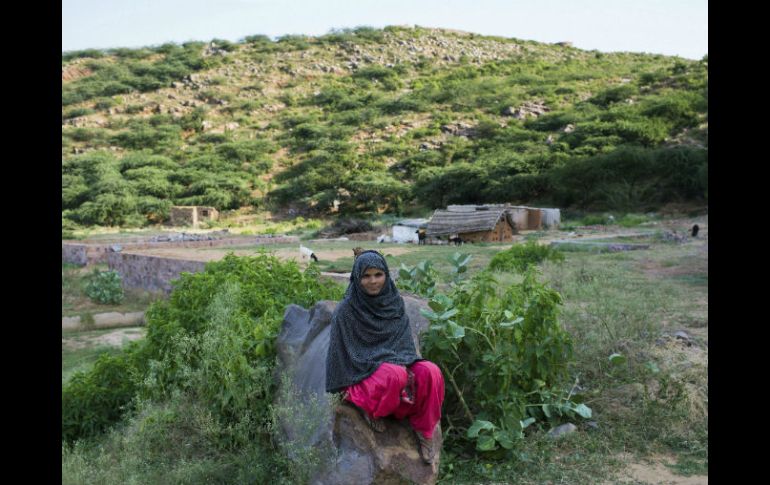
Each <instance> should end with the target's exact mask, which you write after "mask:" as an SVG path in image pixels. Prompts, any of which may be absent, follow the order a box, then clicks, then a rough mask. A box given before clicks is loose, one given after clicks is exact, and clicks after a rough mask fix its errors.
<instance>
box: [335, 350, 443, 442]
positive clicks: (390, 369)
mask: <svg viewBox="0 0 770 485" xmlns="http://www.w3.org/2000/svg"><path fill="white" fill-rule="evenodd" d="M409 370H411V371H412V373H413V374H414V381H415V386H416V389H415V396H414V399H413V400H414V404H410V403H408V402H406V401H404V400H402V399H401V390H402V389H403V388H404V386H405V385H406V383H407V374H406V367H404V366H400V365H395V364H388V363H384V364H380V366H379V367H378V368H377V370H376V371H375V372H374V374H372V375H370V376H369V377H367V378H366V379H364V380H363V381H361V382H359V383H357V384H354V385H352V386H350V387H348V388H347V389H346V390H347V392H346V393H345V399H347V400H348V401H350V402H352V403H353V404H355V405H356V406H358V407H360V408H361V409H363V410H364V411H366V412H367V413H368V414H369V416H372V417H374V418H381V417H383V416H391V415H392V416H393V417H394V418H396V419H404V418H405V417H409V423H410V424H411V425H412V427H413V428H414V429H415V430H416V431H419V432H420V433H422V435H423V436H425V437H426V438H429V439H430V438H432V437H433V429H434V428H435V427H436V423H438V422H439V420H440V419H441V404H442V403H443V402H444V376H442V375H441V370H439V368H438V366H437V365H436V364H434V363H433V362H428V361H427V360H421V361H419V362H415V363H414V364H412V365H411V366H409Z"/></svg>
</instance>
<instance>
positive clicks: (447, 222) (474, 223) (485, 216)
mask: <svg viewBox="0 0 770 485" xmlns="http://www.w3.org/2000/svg"><path fill="white" fill-rule="evenodd" d="M501 217H506V219H507V220H508V223H509V224H510V223H511V221H510V219H509V218H508V217H507V214H506V212H505V209H504V208H502V207H501V208H497V207H494V208H492V207H490V208H484V209H482V210H473V211H471V210H461V211H456V210H455V211H449V210H442V209H436V211H435V212H434V213H433V217H431V219H430V221H428V228H427V230H426V231H425V232H426V234H427V235H428V236H433V235H436V236H438V235H443V234H460V233H466V232H477V231H491V230H493V229H494V228H495V226H496V225H497V222H498V221H499V220H500V218H501Z"/></svg>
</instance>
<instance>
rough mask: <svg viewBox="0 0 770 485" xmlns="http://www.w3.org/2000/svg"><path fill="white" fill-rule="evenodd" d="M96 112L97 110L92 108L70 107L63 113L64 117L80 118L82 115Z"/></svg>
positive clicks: (66, 118)
mask: <svg viewBox="0 0 770 485" xmlns="http://www.w3.org/2000/svg"><path fill="white" fill-rule="evenodd" d="M93 113H96V111H94V110H92V109H91V108H72V109H68V110H67V111H65V112H64V114H62V119H65V120H68V119H71V118H78V117H80V116H86V115H90V114H93Z"/></svg>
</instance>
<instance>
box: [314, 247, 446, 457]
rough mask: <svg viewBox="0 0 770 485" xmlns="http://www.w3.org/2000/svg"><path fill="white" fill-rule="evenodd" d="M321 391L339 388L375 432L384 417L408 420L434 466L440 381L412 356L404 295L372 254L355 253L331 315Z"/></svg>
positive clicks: (441, 397)
mask: <svg viewBox="0 0 770 485" xmlns="http://www.w3.org/2000/svg"><path fill="white" fill-rule="evenodd" d="M326 390H327V392H343V399H345V400H347V401H350V402H352V403H353V404H355V405H356V406H358V407H359V408H360V409H361V411H362V415H363V417H364V419H365V420H366V422H367V423H368V424H369V426H370V427H371V428H372V429H373V430H375V431H377V432H383V431H385V421H384V420H383V419H382V418H383V417H385V416H393V417H394V418H396V419H399V420H400V419H404V418H407V417H408V418H409V423H410V424H411V425H412V428H414V430H415V434H416V435H417V441H418V443H419V447H418V449H419V452H420V456H421V457H422V459H423V461H424V462H426V463H433V460H434V456H435V450H434V447H433V431H434V429H435V428H436V425H437V424H438V422H439V421H440V420H441V404H442V403H443V401H444V378H443V376H442V375H441V371H440V370H439V368H438V367H437V366H436V365H435V364H433V363H432V362H429V361H427V360H425V359H423V358H421V357H420V356H419V355H418V354H417V351H416V349H415V345H414V341H413V340H412V332H411V327H410V325H409V317H408V316H407V315H406V313H405V310H404V300H403V299H402V298H401V295H400V294H399V293H398V289H397V288H396V285H395V284H394V283H393V280H392V279H391V278H390V273H389V271H388V264H387V262H386V261H385V258H383V257H382V256H381V255H380V253H378V252H376V251H364V252H362V253H360V254H359V255H358V257H357V258H356V260H355V263H354V264H353V271H352V272H351V274H350V284H349V285H348V289H347V292H346V293H345V298H344V299H343V300H342V302H340V304H339V305H338V306H337V309H336V310H335V311H334V314H333V315H332V322H331V333H330V336H329V353H328V355H327V357H326Z"/></svg>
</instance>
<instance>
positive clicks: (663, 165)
mask: <svg viewBox="0 0 770 485" xmlns="http://www.w3.org/2000/svg"><path fill="white" fill-rule="evenodd" d="M707 170H708V61H707V58H704V59H703V60H701V61H690V60H685V59H681V58H674V57H667V56H662V55H650V54H632V53H612V54H604V53H599V52H596V51H583V50H580V49H576V48H573V47H571V46H569V44H568V43H565V44H563V45H551V44H542V43H537V42H532V41H524V40H519V39H505V38H499V37H488V36H480V35H476V34H471V33H465V32H457V31H449V30H439V29H425V28H407V27H387V28H385V29H382V30H377V29H371V28H358V29H355V30H343V31H339V32H333V33H330V34H328V35H325V36H322V37H317V38H312V37H297V36H286V37H282V38H280V39H278V40H276V41H272V40H270V39H269V38H267V37H265V36H259V35H256V36H252V37H248V38H246V39H245V40H244V41H242V42H240V43H237V44H236V43H230V42H227V41H220V40H214V41H212V42H208V43H204V42H192V43H186V44H183V45H175V44H165V45H162V46H158V47H148V48H143V49H113V50H109V51H98V50H86V51H78V52H68V53H64V54H63V55H62V207H63V209H64V210H63V213H62V221H63V224H67V225H71V224H80V225H93V224H98V225H123V226H139V225H144V224H148V223H157V222H161V221H163V220H164V219H165V218H166V217H167V215H168V211H169V208H170V206H171V205H173V204H203V205H213V206H215V207H217V208H218V209H220V210H227V209H235V208H238V207H242V206H254V207H257V208H260V209H266V208H268V209H284V210H285V209H289V208H292V209H295V211H297V212H298V213H329V212H332V211H339V212H341V213H358V214H366V213H374V212H383V211H384V212H395V213H404V212H409V211H410V210H413V209H415V208H423V209H430V208H435V207H440V206H443V205H445V204H448V203H474V202H502V201H506V202H519V203H532V204H535V203H539V204H547V205H553V206H558V207H575V208H582V209H589V210H590V209H594V210H604V209H606V208H610V207H611V208H616V209H619V210H631V209H642V210H645V209H647V208H655V207H659V206H661V205H663V204H665V203H669V202H683V201H687V202H691V201H697V202H706V201H707V194H708V190H707V187H708V178H707V177H708V175H707V173H708V172H707Z"/></svg>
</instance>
